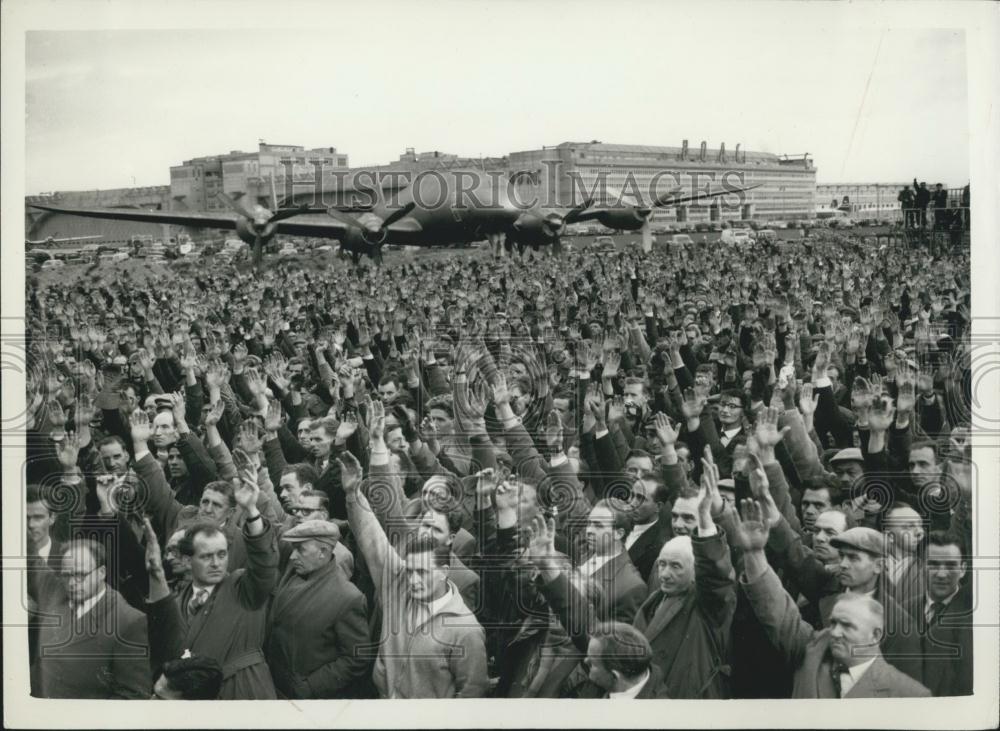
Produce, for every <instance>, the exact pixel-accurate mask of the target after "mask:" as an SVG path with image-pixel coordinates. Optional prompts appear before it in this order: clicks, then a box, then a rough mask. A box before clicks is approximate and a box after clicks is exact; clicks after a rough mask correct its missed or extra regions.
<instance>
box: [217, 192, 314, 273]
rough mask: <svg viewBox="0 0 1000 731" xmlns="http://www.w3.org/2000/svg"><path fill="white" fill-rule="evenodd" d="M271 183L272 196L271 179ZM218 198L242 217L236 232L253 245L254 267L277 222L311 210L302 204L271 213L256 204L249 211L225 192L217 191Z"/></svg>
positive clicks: (259, 262)
mask: <svg viewBox="0 0 1000 731" xmlns="http://www.w3.org/2000/svg"><path fill="white" fill-rule="evenodd" d="M271 183H272V188H271V193H272V197H273V195H274V187H273V183H274V181H273V179H272V181H271ZM219 198H220V199H221V200H222V201H223V202H224V203H225V204H226V205H227V206H229V207H230V208H231V209H233V210H234V211H235V212H236V213H238V214H239V215H240V217H241V218H242V223H243V228H242V230H241V228H240V227H239V226H238V227H237V233H239V234H241V235H240V238H242V239H243V240H244V241H246V242H247V243H248V244H251V246H252V247H253V263H254V267H257V268H259V267H260V264H261V261H262V260H263V258H264V244H266V243H267V242H268V241H270V240H271V238H272V237H273V236H274V234H275V233H277V230H278V225H277V224H278V222H279V221H284V220H285V219H287V218H291V217H293V216H299V215H301V214H303V213H309V212H311V210H312V209H310V208H309V206H307V205H302V206H298V207H296V208H280V209H278V210H277V211H275V212H274V213H272V212H271V211H269V210H267V209H266V208H264V207H263V206H257V207H256V208H255V209H254V210H253V211H252V212H251V211H249V210H247V209H246V207H245V206H244V205H243V204H242V201H235V200H233V199H232V198H230V197H229V196H228V195H226V194H225V193H219ZM244 232H246V237H244V235H243V234H244ZM247 239H250V240H247Z"/></svg>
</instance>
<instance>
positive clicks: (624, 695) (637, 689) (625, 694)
mask: <svg viewBox="0 0 1000 731" xmlns="http://www.w3.org/2000/svg"><path fill="white" fill-rule="evenodd" d="M648 682H649V670H648V669H647V670H646V672H644V673H643V674H642V677H641V678H639V682H637V683H636V684H635V685H633V686H632V687H631V688H628V689H627V690H620V691H617V692H614V693H608V698H609V699H610V698H615V699H617V700H629V699H632V698H635V697H636V696H637V695H639V693H641V692H642V689H643V688H644V687H645V686H646V683H648Z"/></svg>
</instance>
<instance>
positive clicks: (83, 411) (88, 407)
mask: <svg viewBox="0 0 1000 731" xmlns="http://www.w3.org/2000/svg"><path fill="white" fill-rule="evenodd" d="M95 416H97V407H95V406H94V402H93V401H92V400H91V398H90V396H88V395H87V394H85V393H84V394H81V395H80V398H78V399H77V401H76V406H75V408H74V409H73V422H74V423H75V424H76V430H77V431H78V432H80V431H83V430H84V429H87V428H89V427H90V422H91V421H93V420H94V417H95Z"/></svg>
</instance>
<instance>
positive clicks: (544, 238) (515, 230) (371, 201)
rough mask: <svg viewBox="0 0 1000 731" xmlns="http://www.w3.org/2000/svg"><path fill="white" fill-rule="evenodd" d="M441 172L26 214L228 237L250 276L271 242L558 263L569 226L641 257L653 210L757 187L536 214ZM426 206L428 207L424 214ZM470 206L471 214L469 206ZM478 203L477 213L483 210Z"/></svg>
mask: <svg viewBox="0 0 1000 731" xmlns="http://www.w3.org/2000/svg"><path fill="white" fill-rule="evenodd" d="M448 172H449V173H451V174H452V177H453V180H454V182H452V183H449V182H448V180H447V179H446V175H444V174H440V173H439V174H436V175H426V176H424V177H423V178H421V179H420V184H419V189H415V188H414V187H413V186H412V185H411V184H410V183H409V182H401V184H400V185H398V186H397V187H395V188H392V187H383V189H382V191H381V195H379V194H378V192H377V191H374V190H373V189H371V188H355V189H344V190H338V191H336V193H337V194H338V195H339V196H340V201H341V202H339V203H335V204H334V205H329V206H325V205H324V207H317V206H316V197H317V193H316V192H315V191H308V192H305V191H303V192H301V193H300V194H299V195H293V196H291V197H287V198H286V199H284V200H283V201H282V202H283V203H284V205H282V206H279V205H278V200H277V196H276V195H275V192H274V188H273V180H272V190H271V200H272V208H271V209H268V208H265V207H264V206H262V205H260V204H259V203H256V204H254V205H253V206H252V207H251V206H247V205H245V204H244V202H243V201H242V200H234V199H232V198H230V197H229V196H228V195H226V194H225V193H220V194H219V195H218V198H219V200H221V201H223V202H224V203H225V204H226V206H227V207H228V208H229V209H230V211H231V213H230V212H218V213H215V212H212V213H208V212H182V211H147V210H135V209H121V208H94V209H84V208H63V207H57V206H50V205H41V204H38V203H33V204H31V205H32V207H34V208H39V209H42V210H46V211H51V212H53V213H63V214H66V215H73V216H83V217H87V218H103V219H111V220H122V221H138V222H143V223H160V224H171V225H175V226H185V227H191V228H211V229H223V230H231V231H235V232H236V235H237V236H238V237H239V238H240V239H242V240H243V241H245V242H246V243H247V244H249V245H250V247H251V251H252V252H253V262H254V266H255V267H256V268H259V267H260V266H261V264H262V261H263V251H264V246H265V245H266V244H267V242H269V241H270V240H271V239H272V238H273V237H274V236H277V235H279V234H283V235H288V236H294V237H315V238H329V239H336V240H337V241H339V242H340V249H341V251H343V252H346V253H349V254H350V255H351V256H352V258H353V259H354V261H355V263H357V262H358V261H359V259H360V257H361V256H362V255H366V256H369V257H371V258H372V259H374V260H375V261H376V262H379V261H381V254H382V247H383V246H385V245H387V244H391V245H399V246H419V247H440V246H451V245H454V244H468V243H471V242H473V241H482V240H483V239H488V240H489V241H490V243H491V244H497V243H498V242H503V243H504V244H505V245H506V246H507V247H508V251H509V250H510V248H509V247H510V246H511V245H515V244H516V245H517V246H518V248H519V249H520V250H521V251H522V252H523V250H524V248H525V247H529V246H530V247H531V248H532V249H534V250H537V249H538V248H539V247H540V246H549V247H551V250H552V251H553V253H554V254H558V253H559V252H561V250H562V247H561V243H560V238H561V236H562V235H563V233H564V232H565V229H566V226H567V225H568V224H571V223H576V222H582V221H597V222H598V223H600V224H602V225H604V226H607V227H608V228H612V229H617V230H626V231H637V230H641V231H642V234H643V245H644V248H645V249H646V250H647V251H648V250H649V248H651V246H652V244H651V241H652V235H651V233H650V219H651V217H652V214H653V212H654V211H655V210H657V209H660V208H668V207H671V206H676V205H680V204H682V203H688V202H691V201H696V200H702V199H707V198H714V197H716V196H720V195H732V194H740V193H743V192H745V191H748V190H752V189H753V188H757V187H759V185H760V184H757V185H752V186H748V187H744V188H740V187H735V186H734V187H727V188H726V189H724V190H718V191H715V192H702V193H696V194H693V195H682V194H681V192H680V189H679V188H675V189H673V190H671V191H669V192H668V193H666V194H665V195H662V196H660V197H658V198H656V199H654V200H653V201H652V202H651V203H649V204H642V203H641V202H640V201H637V200H635V199H634V198H633V199H629V200H628V201H626V200H624V198H623V197H620V199H619V201H618V203H616V204H615V205H604V204H602V205H595V203H594V200H593V199H592V198H588V199H586V200H584V201H583V202H582V203H580V204H578V205H576V206H573V207H561V208H549V207H545V208H543V207H541V206H539V205H537V204H535V205H532V206H526V205H524V204H523V203H521V202H519V201H518V200H517V196H516V195H512V190H513V189H512V187H511V185H510V183H509V181H507V180H500V179H499V178H497V177H494V176H490V175H484V174H483V172H482V171H481V170H458V169H456V170H452V171H448ZM459 176H462V177H459ZM470 176H471V177H470ZM418 178H419V176H418ZM463 179H464V180H472V181H475V184H474V186H473V187H471V188H469V187H467V186H462V184H461V182H459V181H461V180H463ZM358 192H361V193H362V195H364V196H366V200H365V201H364V202H360V203H359V202H346V201H347V195H346V194H349V193H358ZM389 193H392V195H391V196H390V195H389ZM297 199H302V200H303V202H297ZM429 201H433V202H434V204H433V205H429V204H428V203H427V202H429ZM469 201H475V202H476V203H477V204H475V205H471V206H470V205H468V204H469ZM484 201H485V202H486V203H485V204H482V203H483V202H484ZM390 204H391V205H390ZM272 209H273V210H272ZM233 214H235V215H233Z"/></svg>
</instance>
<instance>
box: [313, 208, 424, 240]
mask: <svg viewBox="0 0 1000 731" xmlns="http://www.w3.org/2000/svg"><path fill="white" fill-rule="evenodd" d="M416 207H417V204H416V203H415V202H413V201H410V202H409V203H407V204H406V205H405V206H403V207H402V208H397V209H396V210H394V211H393V212H392V213H390V214H389V215H388V216H386V217H385V218H381V217H380V216H378V215H376V214H374V213H372V212H371V209H370V208H365V209H361V210H365V211H366V212H365V213H364V214H363V215H361V216H359V217H357V218H355V217H354V216H351V215H349V214H348V213H347V211H346V210H345V209H341V208H337V207H335V206H331V207H330V208H327V209H326V212H327V214H328V215H329V216H330V217H331V218H334V219H336V220H337V221H340V222H341V223H342V224H344V225H345V226H348V227H350V228H353V229H356V230H357V231H359V232H360V233H361V237H362V238H363V239H364V240H365V242H366V243H368V244H370V245H372V246H377V247H379V248H381V246H382V244H383V243H384V242H385V240H386V238H387V237H388V235H389V227H390V226H392V224H394V223H396V222H397V221H399V220H401V219H403V218H405V217H406V216H408V215H410V213H411V212H412V211H413V209H414V208H416ZM353 210H358V209H353Z"/></svg>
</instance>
